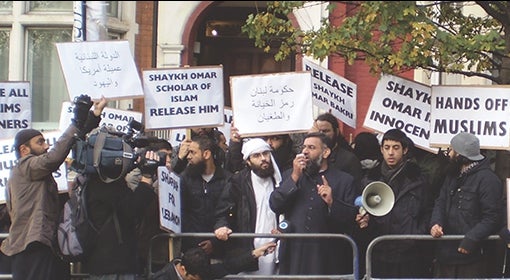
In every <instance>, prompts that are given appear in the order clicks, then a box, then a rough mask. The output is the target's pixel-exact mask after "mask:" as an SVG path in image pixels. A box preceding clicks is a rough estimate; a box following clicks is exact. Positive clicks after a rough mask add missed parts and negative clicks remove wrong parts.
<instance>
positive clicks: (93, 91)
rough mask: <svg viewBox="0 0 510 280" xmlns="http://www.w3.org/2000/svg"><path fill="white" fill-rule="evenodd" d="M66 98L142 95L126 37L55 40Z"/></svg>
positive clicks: (140, 84) (96, 98)
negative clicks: (68, 40) (102, 39)
mask: <svg viewBox="0 0 510 280" xmlns="http://www.w3.org/2000/svg"><path fill="white" fill-rule="evenodd" d="M56 46H57V51H58V56H59V58H60V65H61V66H62V71H63V73H64V77H65V80H66V85H67V90H68V92H69V100H74V98H75V97H76V96H80V95H81V94H87V95H89V96H90V97H91V98H92V99H94V100H98V99H101V96H104V97H106V98H107V99H109V100H112V99H130V98H136V97H140V98H141V97H143V89H142V83H141V81H140V77H139V76H138V69H137V68H136V65H135V61H134V60H133V56H132V55H131V51H130V49H129V42H128V41H117V40H112V41H93V42H92V41H91V42H67V43H56Z"/></svg>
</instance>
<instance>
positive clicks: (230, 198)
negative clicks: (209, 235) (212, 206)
mask: <svg viewBox="0 0 510 280" xmlns="http://www.w3.org/2000/svg"><path fill="white" fill-rule="evenodd" d="M242 154H243V159H244V160H245V162H246V167H245V168H243V169H242V170H241V171H239V172H237V173H235V174H234V175H232V178H231V179H230V181H229V183H228V184H227V186H226V188H225V190H224V192H223V194H222V197H221V200H220V202H219V203H218V208H217V212H216V225H215V229H216V230H215V232H214V233H215V235H216V237H217V238H218V239H220V240H229V252H228V254H229V255H230V256H236V255H240V254H241V252H243V251H244V252H246V251H247V250H250V251H251V250H253V249H254V248H257V247H260V246H261V245H262V244H264V243H266V242H268V241H270V240H271V239H272V238H243V239H241V238H232V239H229V238H228V236H229V234H231V233H232V232H237V233H242V232H244V233H275V230H276V228H277V223H278V219H277V215H276V214H275V213H274V212H273V211H272V210H271V208H270V207H269V196H270V195H271V193H272V192H273V190H274V189H277V188H278V186H279V184H280V182H281V175H280V171H279V168H278V165H277V164H276V161H275V159H274V157H273V155H272V154H271V146H269V144H268V143H267V142H265V141H264V140H263V139H261V138H253V139H250V140H248V141H247V142H246V143H244V144H243V148H242ZM243 271H244V273H245V274H257V275H273V274H275V273H276V257H275V253H274V252H271V253H268V254H267V255H265V256H262V257H259V258H258V262H257V260H256V259H255V256H254V262H251V264H248V265H246V266H245V268H244V269H243Z"/></svg>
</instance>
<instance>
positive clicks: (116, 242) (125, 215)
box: [83, 176, 153, 275]
mask: <svg viewBox="0 0 510 280" xmlns="http://www.w3.org/2000/svg"><path fill="white" fill-rule="evenodd" d="M152 192H153V190H152V187H151V186H150V185H148V184H145V183H140V184H139V185H138V187H137V188H136V190H135V192H133V191H132V190H131V189H129V188H128V187H127V183H126V181H125V180H124V179H120V180H117V181H114V182H112V183H109V184H107V183H104V182H102V181H101V180H100V179H99V178H98V176H89V181H88V187H87V206H88V214H89V218H90V219H91V220H92V222H93V223H94V225H95V226H96V227H98V228H101V227H102V229H101V232H100V233H99V236H98V238H97V241H96V244H95V246H94V248H93V250H92V252H91V254H90V255H89V256H88V257H87V259H86V260H85V261H84V262H83V264H84V267H85V270H86V272H88V273H90V274H93V275H103V274H135V273H139V272H140V271H141V269H142V268H140V267H139V266H138V264H137V240H136V223H137V222H138V221H140V219H141V217H142V215H143V213H144V211H143V209H144V207H146V206H147V205H148V204H149V201H145V199H144V198H147V200H148V199H150V196H149V195H146V194H149V193H152ZM114 211H115V212H116V214H117V215H116V216H117V219H118V228H119V230H117V228H116V225H115V223H114V222H113V220H112V219H109V217H110V216H111V215H112V213H113V212H114ZM105 221H109V222H106V223H105ZM103 225H105V226H104V227H103Z"/></svg>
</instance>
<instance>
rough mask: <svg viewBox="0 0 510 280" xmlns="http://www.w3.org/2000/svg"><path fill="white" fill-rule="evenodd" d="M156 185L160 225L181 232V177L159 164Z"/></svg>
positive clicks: (168, 229)
mask: <svg viewBox="0 0 510 280" xmlns="http://www.w3.org/2000/svg"><path fill="white" fill-rule="evenodd" d="M158 185H159V187H158V198H159V223H160V226H161V228H163V229H165V230H167V231H171V232H174V233H181V222H182V216H181V195H180V191H181V190H180V188H181V179H180V178H179V176H178V175H176V174H175V173H173V172H170V171H168V169H167V168H166V167H165V166H160V167H158Z"/></svg>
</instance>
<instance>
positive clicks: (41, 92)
mask: <svg viewBox="0 0 510 280" xmlns="http://www.w3.org/2000/svg"><path fill="white" fill-rule="evenodd" d="M71 32H72V29H71V28H67V29H43V28H30V29H28V32H27V37H28V38H27V79H28V80H29V81H30V82H31V86H32V121H33V124H32V126H34V127H39V128H40V129H45V128H46V129H50V127H45V126H46V125H49V126H51V123H53V125H54V124H58V122H59V120H60V112H61V110H62V102H64V101H67V100H69V95H68V93H67V87H66V84H65V81H64V76H63V74H62V69H61V66H60V61H59V57H58V53H57V49H56V47H55V43H56V42H70V41H71ZM38 122H41V123H38ZM45 124H46V125H45Z"/></svg>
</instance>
